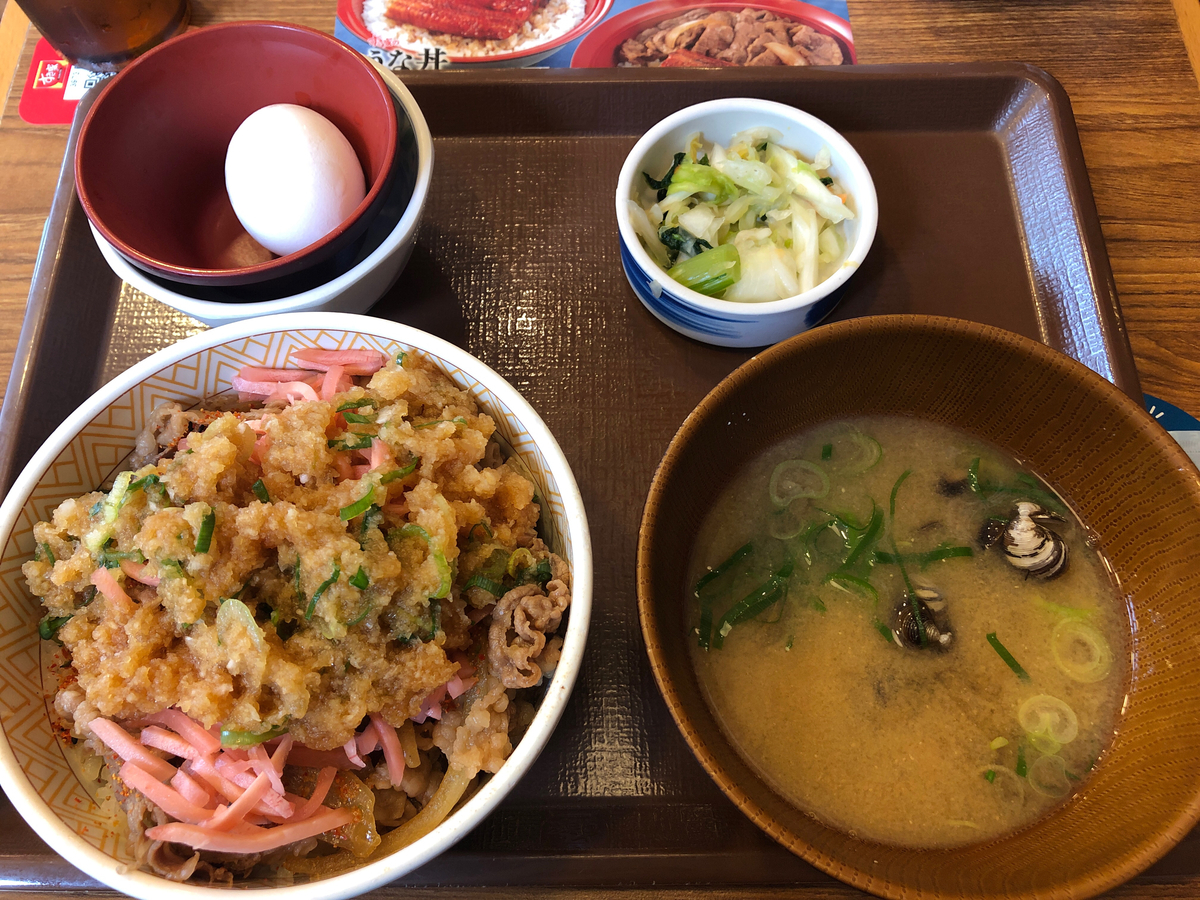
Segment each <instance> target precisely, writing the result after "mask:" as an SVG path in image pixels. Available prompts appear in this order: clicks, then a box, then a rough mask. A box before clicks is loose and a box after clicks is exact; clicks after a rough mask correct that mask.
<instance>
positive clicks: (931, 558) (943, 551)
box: [917, 547, 975, 569]
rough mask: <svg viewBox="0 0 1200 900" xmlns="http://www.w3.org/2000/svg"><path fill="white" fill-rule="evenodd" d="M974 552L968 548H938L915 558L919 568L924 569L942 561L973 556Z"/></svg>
mask: <svg viewBox="0 0 1200 900" xmlns="http://www.w3.org/2000/svg"><path fill="white" fill-rule="evenodd" d="M974 555H975V551H974V550H972V549H971V548H970V547H938V548H937V549H935V550H930V551H929V552H928V553H922V554H921V555H920V556H918V557H917V558H918V559H919V560H920V562H921V568H922V569H923V568H925V567H926V566H927V565H929V564H930V563H935V562H939V561H940V560H943V559H956V558H958V557H963V556H974Z"/></svg>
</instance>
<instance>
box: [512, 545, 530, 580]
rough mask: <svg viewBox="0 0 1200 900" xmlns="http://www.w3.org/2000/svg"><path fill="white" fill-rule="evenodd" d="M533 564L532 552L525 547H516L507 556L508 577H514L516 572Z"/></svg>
mask: <svg viewBox="0 0 1200 900" xmlns="http://www.w3.org/2000/svg"><path fill="white" fill-rule="evenodd" d="M532 565H533V554H532V553H530V552H529V550H527V549H526V548H525V547H518V548H517V549H516V550H514V551H513V552H512V555H511V556H509V558H508V577H509V578H516V577H517V572H518V571H519V570H521V569H526V568H528V567H529V566H532Z"/></svg>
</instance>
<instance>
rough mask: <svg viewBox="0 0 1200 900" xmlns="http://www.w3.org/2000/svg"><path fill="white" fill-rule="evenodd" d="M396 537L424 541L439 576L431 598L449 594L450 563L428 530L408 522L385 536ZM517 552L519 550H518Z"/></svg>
mask: <svg viewBox="0 0 1200 900" xmlns="http://www.w3.org/2000/svg"><path fill="white" fill-rule="evenodd" d="M397 537H401V538H406V537H418V538H420V539H421V540H423V541H424V542H425V545H426V546H427V547H428V548H429V554H430V556H432V557H433V564H434V565H435V566H436V567H437V571H438V575H439V576H440V584H439V585H438V590H437V593H436V594H434V595H433V598H434V599H435V600H440V599H442V598H443V597H445V596H446V595H447V594H449V593H450V586H451V576H450V564H449V563H448V562H446V554H445V553H443V552H442V551H441V549H440V548H438V547H435V546H434V545H433V539H432V538H431V537H430V536H429V532H428V531H426V530H425V529H424V528H422V527H421V526H420V525H413V524H411V523H409V524H407V525H403V526H401V527H400V528H393V529H392V530H391V531H389V532H388V534H387V538H388V541H389V542H391V541H392V540H393V539H394V538H397ZM522 549H524V548H522ZM518 552H520V551H518ZM525 552H526V553H527V554H528V555H529V559H530V561H531V562H532V561H533V554H532V553H529V551H528V550H526V551H525ZM516 555H517V554H516V553H514V554H513V557H515V556H516ZM511 564H512V559H511V558H510V560H509V565H510V566H511Z"/></svg>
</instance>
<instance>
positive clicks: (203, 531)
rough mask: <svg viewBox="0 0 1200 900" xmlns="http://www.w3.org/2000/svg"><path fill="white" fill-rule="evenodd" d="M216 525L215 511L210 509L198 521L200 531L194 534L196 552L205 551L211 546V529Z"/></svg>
mask: <svg viewBox="0 0 1200 900" xmlns="http://www.w3.org/2000/svg"><path fill="white" fill-rule="evenodd" d="M216 527H217V511H216V510H214V509H210V510H209V511H208V512H207V513H205V515H204V519H203V520H202V521H201V522H200V533H199V534H198V535H196V552H197V553H207V552H208V548H209V547H211V546H212V537H213V529H214V528H216Z"/></svg>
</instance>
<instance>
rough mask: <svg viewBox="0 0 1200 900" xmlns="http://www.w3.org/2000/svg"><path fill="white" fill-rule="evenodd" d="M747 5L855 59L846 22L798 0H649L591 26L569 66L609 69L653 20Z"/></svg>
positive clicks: (745, 6)
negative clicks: (799, 27)
mask: <svg viewBox="0 0 1200 900" xmlns="http://www.w3.org/2000/svg"><path fill="white" fill-rule="evenodd" d="M747 7H750V8H753V9H765V10H767V11H769V12H773V13H775V14H776V15H780V16H784V17H785V18H788V19H791V20H793V21H795V22H800V23H801V24H803V25H808V26H809V27H811V28H812V29H814V30H815V31H819V32H821V34H826V35H829V37H831V38H833V39H834V40H835V41H837V42H838V46H840V47H841V48H842V56H843V57H845V62H847V63H853V62H855V61H856V58H855V55H854V40H853V38H852V37H851V35H850V23H849V22H847V21H846V20H845V19H843V18H840V17H839V16H835V15H834V14H833V13H831V12H829V11H827V10H824V9H821V8H820V7H819V6H813V5H812V4H810V3H802V2H800V0H762V2H759V0H713V2H712V3H701V2H697V0H653V2H651V3H644V4H642V5H641V6H635V7H633V8H632V9H627V10H625V11H624V12H622V13H618V14H617V15H615V16H613V17H612V18H611V19H609V20H608V21H607V22H604V23H603V24H601V25H600V26H598V27H597V28H595V29H594V30H593V31H592V32H591V33H590V34H589V35H588V36H587V37H586V38H584V39H583V40H582V41H580V43H579V46H578V47H577V48H576V49H575V55H574V56H572V57H571V68H573V69H608V68H612V67H613V66H615V65H616V55H617V50H618V49H620V47H621V45H622V44H623V43H625V41H627V40H629V39H630V38H631V37H633V36H634V35H636V34H637V33H638V32H639V31H642V30H643V29H645V28H649V27H650V26H651V25H654V24H655V23H657V22H664V21H666V20H667V19H672V18H674V17H675V16H678V15H682V14H683V13H685V12H687V11H688V10H690V9H700V8H703V9H711V10H718V9H728V10H733V11H735V12H737V11H740V10H743V9H746V8H747Z"/></svg>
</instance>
